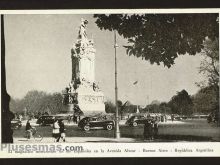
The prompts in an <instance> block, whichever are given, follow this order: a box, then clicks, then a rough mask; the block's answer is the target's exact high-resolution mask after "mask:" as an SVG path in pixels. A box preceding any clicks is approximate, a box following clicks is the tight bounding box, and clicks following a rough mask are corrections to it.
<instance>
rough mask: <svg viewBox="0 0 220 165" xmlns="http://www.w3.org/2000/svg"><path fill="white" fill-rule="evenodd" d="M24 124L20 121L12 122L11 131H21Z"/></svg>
mask: <svg viewBox="0 0 220 165" xmlns="http://www.w3.org/2000/svg"><path fill="white" fill-rule="evenodd" d="M21 126H22V124H21V121H20V120H11V129H19V128H21Z"/></svg>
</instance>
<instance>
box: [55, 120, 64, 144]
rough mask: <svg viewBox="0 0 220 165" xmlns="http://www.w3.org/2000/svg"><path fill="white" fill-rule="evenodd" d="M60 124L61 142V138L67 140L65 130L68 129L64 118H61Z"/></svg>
mask: <svg viewBox="0 0 220 165" xmlns="http://www.w3.org/2000/svg"><path fill="white" fill-rule="evenodd" d="M58 124H59V127H60V134H59V135H60V136H59V138H58V140H57V142H59V140H60V139H62V141H63V142H65V141H66V140H65V137H66V134H65V130H66V129H65V125H64V122H63V120H62V119H61V120H59V122H58Z"/></svg>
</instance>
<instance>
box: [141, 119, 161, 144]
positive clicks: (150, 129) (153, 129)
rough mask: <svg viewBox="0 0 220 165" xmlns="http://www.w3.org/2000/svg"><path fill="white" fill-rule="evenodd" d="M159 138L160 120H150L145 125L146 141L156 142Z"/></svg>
mask: <svg viewBox="0 0 220 165" xmlns="http://www.w3.org/2000/svg"><path fill="white" fill-rule="evenodd" d="M157 136H158V120H156V119H148V120H146V122H145V124H144V140H154V139H155V138H157Z"/></svg>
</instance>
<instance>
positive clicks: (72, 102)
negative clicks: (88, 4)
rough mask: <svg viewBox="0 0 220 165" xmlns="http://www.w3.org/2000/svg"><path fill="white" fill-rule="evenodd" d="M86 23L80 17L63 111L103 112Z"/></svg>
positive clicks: (102, 97)
mask: <svg viewBox="0 0 220 165" xmlns="http://www.w3.org/2000/svg"><path fill="white" fill-rule="evenodd" d="M87 24H88V21H87V20H84V19H82V22H81V25H80V28H79V33H78V38H77V41H76V43H74V44H73V47H72V49H71V59H72V78H71V82H70V83H69V85H68V87H66V90H65V91H64V92H63V96H64V100H63V103H64V106H65V107H66V108H65V111H66V112H68V113H74V114H76V115H77V114H79V113H80V114H82V113H83V114H84V115H86V114H90V113H96V112H97V113H100V112H105V104H104V94H103V93H102V91H101V90H100V89H99V87H98V85H97V83H96V82H95V53H96V50H95V48H94V42H93V40H92V39H88V36H87V34H86V26H87Z"/></svg>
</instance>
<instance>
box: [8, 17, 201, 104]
mask: <svg viewBox="0 0 220 165" xmlns="http://www.w3.org/2000/svg"><path fill="white" fill-rule="evenodd" d="M81 18H84V19H87V20H88V21H89V24H88V26H87V34H88V36H89V38H92V37H93V39H94V42H95V48H96V51H97V52H96V61H95V63H96V65H95V77H96V81H97V82H99V85H100V88H101V89H102V91H103V92H104V94H105V96H106V98H107V99H110V100H114V47H113V44H114V38H113V37H114V35H113V32H110V31H101V30H100V29H99V28H98V27H97V26H96V24H95V19H94V18H93V15H68V14H65V15H45V14H44V15H6V16H5V40H6V78H7V79H6V81H7V82H6V84H7V90H8V93H9V94H10V95H11V96H12V97H15V98H22V97H23V96H24V95H25V94H26V93H27V92H28V91H29V90H41V91H46V92H48V93H52V92H61V90H63V89H64V88H65V87H66V86H67V85H68V83H69V82H70V80H71V56H70V55H71V53H70V49H71V47H72V45H73V43H74V42H75V41H76V38H77V33H78V30H79V25H80V23H81ZM117 40H118V45H119V49H118V50H117V54H118V89H119V99H121V100H122V101H126V100H130V101H131V102H132V103H134V104H140V105H146V104H147V103H148V102H151V101H152V100H159V101H169V100H170V98H171V97H172V96H173V95H175V94H176V92H177V91H181V90H182V89H185V90H187V91H188V93H189V94H191V95H192V94H194V93H196V92H197V90H198V88H197V87H196V85H195V82H198V81H200V80H201V79H202V76H201V75H199V74H198V66H199V64H200V61H201V57H200V56H199V55H196V56H188V55H184V56H180V57H179V58H177V59H176V61H175V65H174V66H172V67H171V68H170V69H168V68H165V67H164V66H163V65H161V66H158V65H156V64H155V65H151V64H150V63H149V62H147V61H144V60H141V59H138V58H136V57H133V56H128V55H126V51H125V49H124V48H123V45H126V40H124V39H123V38H121V37H119V36H118V39H117ZM135 81H138V83H137V84H136V85H133V83H134V82H135ZM147 98H149V100H148V99H147Z"/></svg>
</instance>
